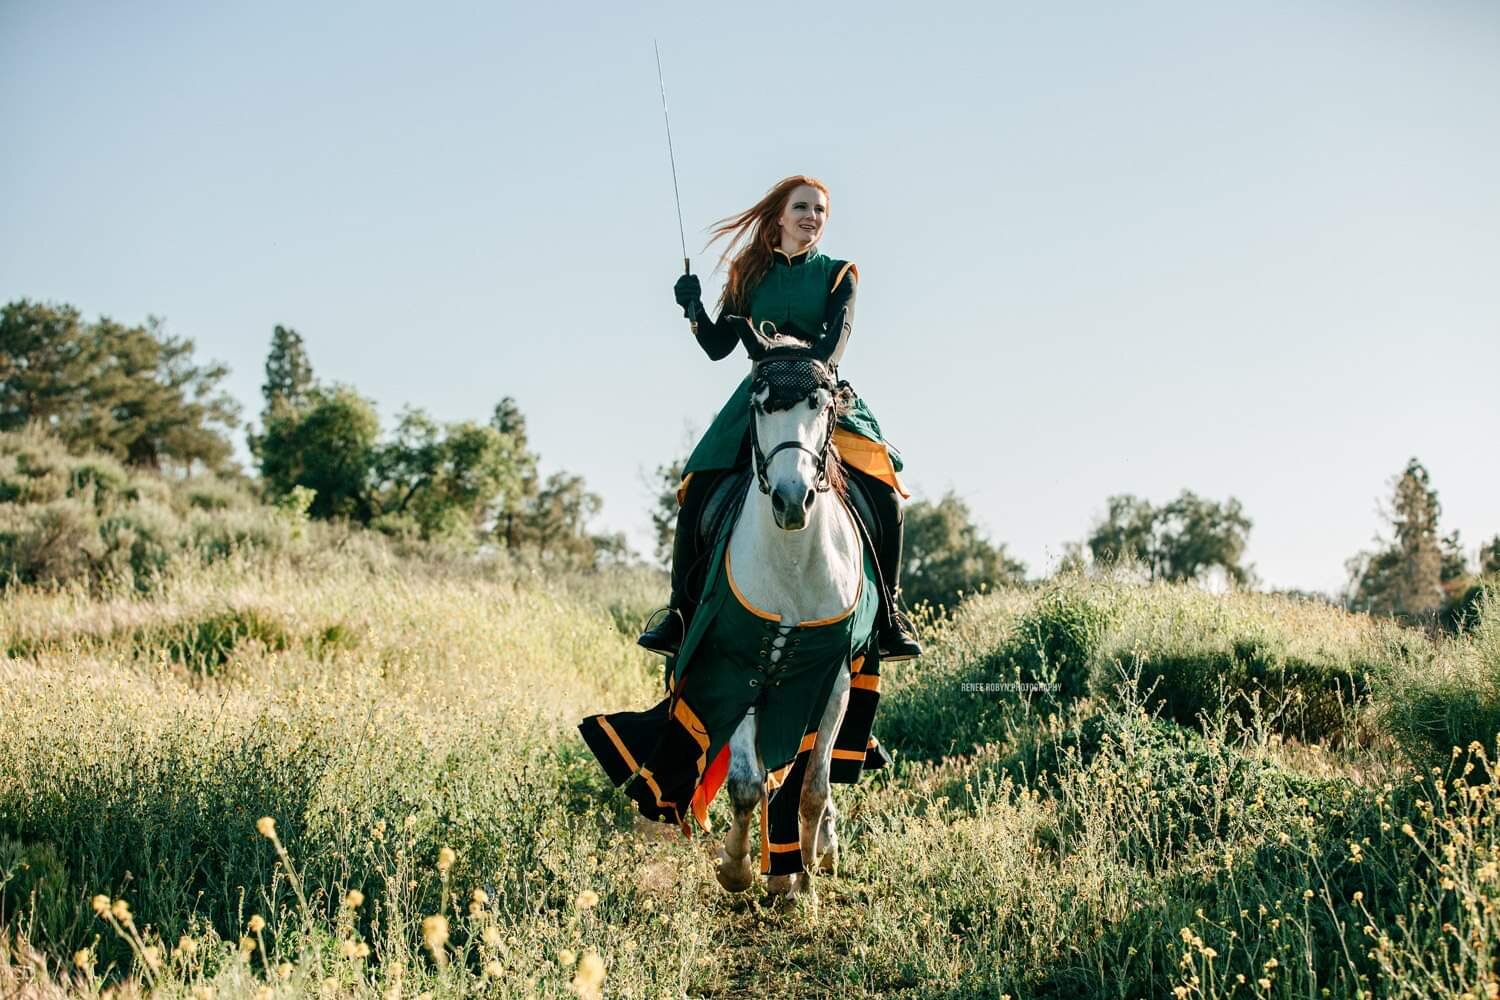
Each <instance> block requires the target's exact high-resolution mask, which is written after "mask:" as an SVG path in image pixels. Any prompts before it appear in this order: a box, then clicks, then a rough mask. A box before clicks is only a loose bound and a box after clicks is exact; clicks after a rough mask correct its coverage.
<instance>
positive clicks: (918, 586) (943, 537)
mask: <svg viewBox="0 0 1500 1000" xmlns="http://www.w3.org/2000/svg"><path fill="white" fill-rule="evenodd" d="M904 562H905V566H904V571H903V573H902V584H901V590H902V593H903V595H904V596H905V598H906V600H907V601H908V602H909V603H911V604H921V603H922V602H924V601H925V602H931V603H932V604H934V605H937V606H939V607H953V606H955V605H957V604H958V602H959V600H961V598H962V595H964V594H972V593H975V592H977V591H978V590H980V588H981V587H999V586H1006V585H1013V584H1020V583H1022V582H1024V580H1025V578H1026V566H1025V565H1024V564H1023V563H1021V562H1018V561H1017V560H1015V559H1012V558H1010V556H1008V555H1006V552H1005V546H1004V545H1003V544H1002V545H993V544H991V543H990V542H989V541H987V540H985V538H984V537H983V536H982V535H981V534H980V532H979V529H978V527H977V526H976V525H975V524H974V522H973V519H972V518H971V516H970V514H969V506H968V504H966V503H964V501H963V500H961V499H960V498H959V497H958V496H956V495H955V494H953V493H952V492H949V493H947V494H945V495H944V496H943V498H942V499H941V500H939V501H938V502H937V503H932V502H931V501H927V500H918V501H916V502H915V503H913V504H911V505H910V506H909V507H907V509H906V551H905V556H904Z"/></svg>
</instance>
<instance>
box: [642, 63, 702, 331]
mask: <svg viewBox="0 0 1500 1000" xmlns="http://www.w3.org/2000/svg"><path fill="white" fill-rule="evenodd" d="M651 47H652V48H653V49H655V50H656V83H657V86H659V87H660V88H661V117H662V120H663V121H665V122H666V123H667V160H668V162H670V163H671V164H672V197H673V199H674V200H675V201H676V202H677V238H678V239H679V240H681V241H682V273H683V274H692V273H693V264H692V260H691V259H690V258H689V257H688V252H687V236H686V235H684V233H683V230H682V195H681V194H679V193H678V191H677V156H676V154H675V153H673V152H672V118H671V116H669V115H668V114H667V85H666V83H665V82H664V81H663V80H662V76H661V47H660V46H658V45H657V44H656V40H655V39H652V40H651ZM682 314H683V315H684V316H686V317H687V318H688V321H689V323H690V325H691V326H692V328H693V336H695V337H696V336H697V335H698V320H697V319H696V318H695V317H694V315H693V307H692V306H691V305H686V306H683V307H682Z"/></svg>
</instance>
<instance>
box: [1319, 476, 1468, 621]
mask: <svg viewBox="0 0 1500 1000" xmlns="http://www.w3.org/2000/svg"><path fill="white" fill-rule="evenodd" d="M1441 514H1442V505H1441V504H1440V503H1439V502H1438V495H1437V490H1436V489H1434V488H1433V486H1432V483H1431V480H1430V478H1429V476H1428V474H1427V469H1426V468H1424V467H1423V465H1422V463H1421V462H1419V461H1417V459H1415V458H1413V459H1411V460H1410V461H1409V462H1407V463H1406V469H1405V470H1404V471H1403V472H1402V473H1401V474H1400V475H1399V476H1397V477H1396V478H1395V480H1393V482H1392V495H1391V501H1390V504H1389V506H1387V507H1383V508H1382V510H1381V515H1382V517H1383V518H1384V519H1385V521H1386V523H1387V525H1388V527H1389V528H1390V531H1391V538H1390V540H1389V541H1387V540H1385V539H1384V538H1382V537H1381V536H1380V535H1378V534H1377V535H1376V537H1375V541H1376V543H1377V545H1379V546H1381V547H1380V548H1378V549H1377V550H1376V551H1374V552H1361V553H1359V554H1358V555H1356V556H1355V557H1354V558H1352V559H1350V560H1349V562H1348V564H1347V566H1348V569H1349V575H1350V594H1349V599H1348V603H1349V606H1350V607H1351V608H1353V609H1355V610H1360V611H1369V612H1371V613H1373V614H1382V615H1391V616H1394V617H1398V618H1404V619H1407V620H1410V621H1418V620H1428V619H1431V617H1432V616H1433V614H1434V613H1435V612H1437V611H1438V609H1439V608H1440V607H1441V606H1442V604H1443V600H1444V587H1443V578H1444V571H1445V566H1444V563H1445V558H1444V548H1445V543H1447V548H1448V549H1449V554H1448V559H1447V562H1448V566H1447V567H1446V568H1447V569H1448V571H1450V572H1451V571H1452V569H1453V556H1454V553H1455V552H1457V553H1458V554H1457V558H1458V562H1459V565H1460V567H1461V565H1462V553H1461V550H1459V547H1458V538H1457V535H1454V536H1451V538H1450V539H1440V538H1439V537H1438V518H1439V517H1440V516H1441Z"/></svg>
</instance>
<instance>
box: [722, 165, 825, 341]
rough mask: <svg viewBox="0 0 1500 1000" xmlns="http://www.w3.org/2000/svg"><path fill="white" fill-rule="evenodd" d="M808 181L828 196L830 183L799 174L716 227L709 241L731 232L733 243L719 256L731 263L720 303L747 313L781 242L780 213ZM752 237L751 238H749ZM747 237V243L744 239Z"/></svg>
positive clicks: (730, 241)
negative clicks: (788, 200) (793, 193)
mask: <svg viewBox="0 0 1500 1000" xmlns="http://www.w3.org/2000/svg"><path fill="white" fill-rule="evenodd" d="M803 184H806V185H807V186H808V187H813V188H817V189H818V190H819V191H822V192H823V197H824V198H827V197H828V187H827V186H826V185H825V184H824V183H823V182H822V181H820V180H818V179H817V178H816V177H807V176H804V175H802V174H795V175H793V176H791V177H788V178H786V179H784V180H780V181H777V182H776V185H775V186H774V187H772V188H771V190H769V191H767V192H766V196H765V197H764V198H762V199H761V200H760V201H758V202H756V203H755V204H754V205H751V206H750V207H749V208H747V209H745V210H744V211H743V212H740V213H739V214H738V215H731V216H729V217H728V218H727V219H720V220H719V221H718V222H717V223H716V224H715V225H714V228H713V230H712V232H713V235H712V236H711V237H710V238H709V241H708V242H709V244H710V245H712V244H713V243H714V242H715V241H717V240H719V239H721V238H723V237H725V236H728V237H729V244H728V246H726V247H725V248H724V253H723V254H722V255H721V256H720V257H719V264H720V265H721V266H722V265H724V264H725V263H726V262H727V263H728V264H729V280H728V281H726V282H724V292H723V294H721V295H720V296H719V307H720V308H721V309H723V308H726V307H727V308H728V309H729V310H730V311H731V312H734V313H744V312H746V311H747V310H748V308H749V304H750V294H751V293H752V292H754V291H755V286H756V285H759V284H760V282H761V279H762V278H764V277H765V276H766V272H767V271H769V270H770V269H771V251H773V250H775V249H776V248H777V247H778V246H780V245H781V227H780V226H779V225H777V222H776V220H777V217H778V216H780V215H781V210H782V209H783V208H784V207H786V202H787V199H788V198H789V197H790V196H791V194H792V192H793V191H795V190H796V189H797V188H799V187H801V186H802V185H803ZM747 237H748V239H747ZM742 241H744V246H740V243H741V242H742Z"/></svg>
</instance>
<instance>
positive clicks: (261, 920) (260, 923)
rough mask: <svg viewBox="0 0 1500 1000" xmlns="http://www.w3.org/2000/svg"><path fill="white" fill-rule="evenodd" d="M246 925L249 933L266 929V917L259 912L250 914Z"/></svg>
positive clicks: (257, 932)
mask: <svg viewBox="0 0 1500 1000" xmlns="http://www.w3.org/2000/svg"><path fill="white" fill-rule="evenodd" d="M248 926H249V928H250V933H251V934H259V933H260V932H261V931H263V930H265V929H266V918H265V917H263V916H261V915H260V914H259V913H255V914H252V915H251V916H250V923H249V924H248Z"/></svg>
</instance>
